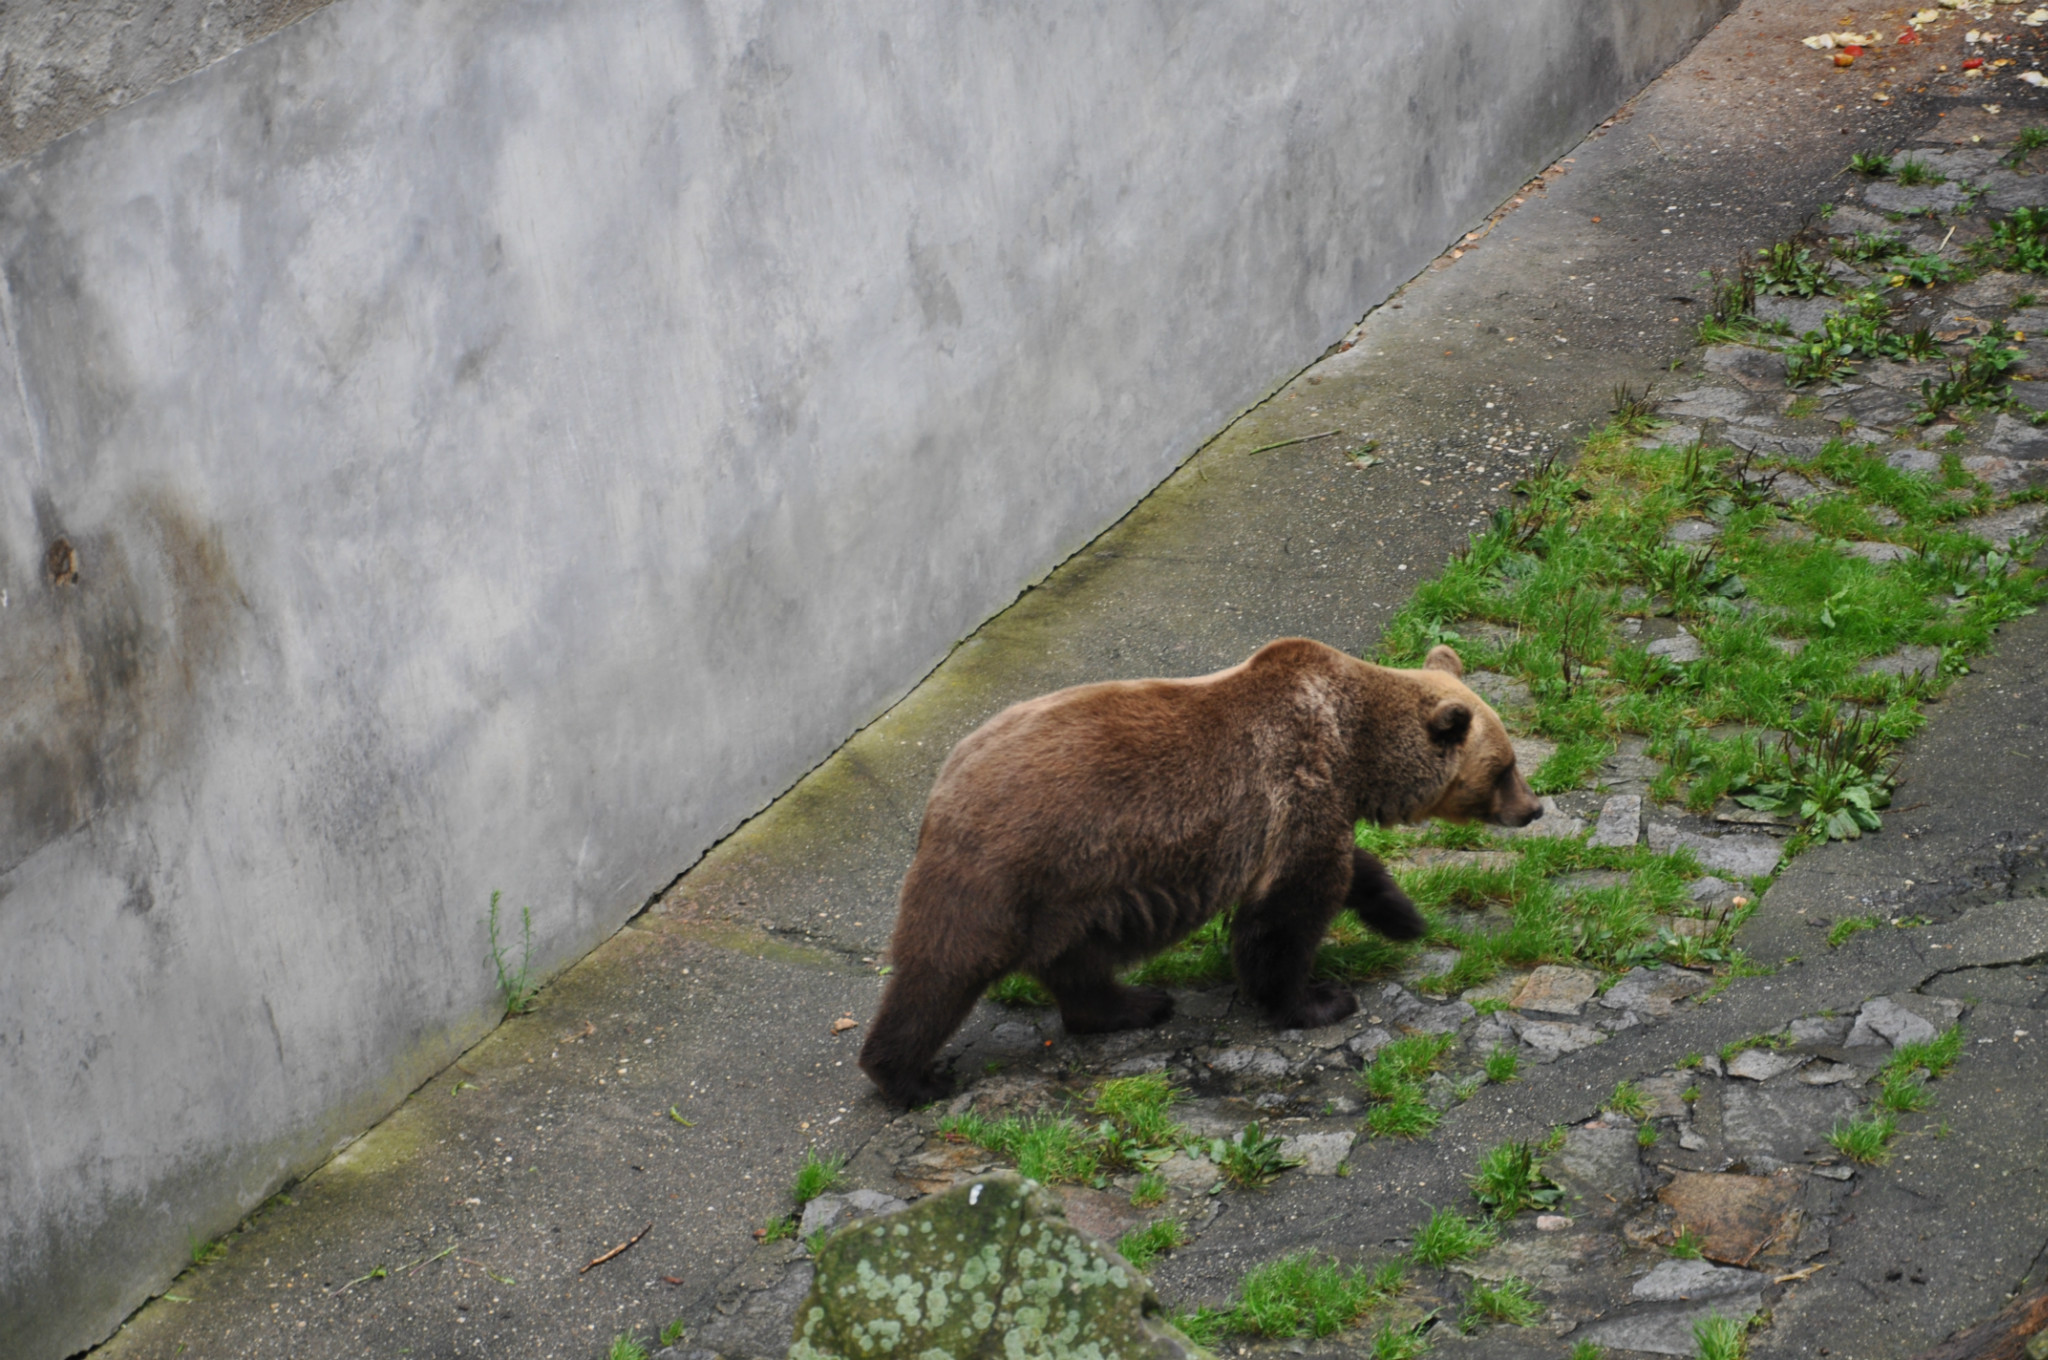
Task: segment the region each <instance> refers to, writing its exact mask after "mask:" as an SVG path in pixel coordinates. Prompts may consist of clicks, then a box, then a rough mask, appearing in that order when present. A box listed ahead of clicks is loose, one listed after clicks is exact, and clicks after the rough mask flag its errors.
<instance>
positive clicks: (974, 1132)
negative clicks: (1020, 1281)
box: [939, 1073, 1291, 1205]
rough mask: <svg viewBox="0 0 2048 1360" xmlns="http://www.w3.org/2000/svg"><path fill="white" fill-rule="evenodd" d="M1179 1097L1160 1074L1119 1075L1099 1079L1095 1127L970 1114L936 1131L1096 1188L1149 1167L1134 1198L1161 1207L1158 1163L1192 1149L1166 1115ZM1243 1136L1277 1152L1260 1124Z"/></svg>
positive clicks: (1047, 1177) (1041, 1176)
mask: <svg viewBox="0 0 2048 1360" xmlns="http://www.w3.org/2000/svg"><path fill="white" fill-rule="evenodd" d="M1181 1094H1182V1093H1181V1092H1180V1091H1178V1090H1176V1089H1175V1088H1174V1086H1173V1084H1172V1082H1170V1081H1168V1080H1167V1078H1166V1077H1164V1076H1162V1075H1160V1074H1157V1073H1147V1074H1144V1075H1141V1076H1135V1077H1118V1078H1114V1079H1112V1080H1109V1081H1105V1082H1102V1083H1101V1084H1100V1085H1098V1086H1097V1087H1096V1088H1095V1090H1094V1092H1093V1094H1092V1095H1091V1097H1090V1099H1089V1103H1088V1107H1087V1108H1088V1110H1089V1112H1090V1113H1092V1114H1094V1115H1097V1116H1100V1118H1099V1119H1098V1120H1097V1122H1095V1123H1094V1124H1093V1125H1092V1126H1090V1125H1084V1124H1082V1123H1080V1122H1079V1121H1077V1120H1074V1119H1070V1118H1067V1117H1064V1116H1059V1115H1040V1116H1037V1117H1035V1118H1031V1119H1020V1118H1018V1117H1016V1116H1014V1115H1009V1116H1005V1117H1003V1118H1001V1119H988V1118H985V1117H983V1116H981V1115H978V1114H974V1113H971V1112H969V1113H964V1114H956V1115H947V1116H946V1117H944V1118H943V1119H941V1120H940V1121H939V1132H940V1133H942V1134H944V1135H945V1136H946V1137H948V1138H952V1139H956V1140H959V1141H963V1142H969V1143H975V1144H977V1145H979V1146H981V1147H984V1148H987V1149H988V1150H989V1151H991V1152H995V1153H999V1154H1001V1155H1003V1156H1005V1157H1009V1158H1011V1159H1012V1160H1014V1161H1015V1162H1016V1163H1017V1169H1018V1171H1020V1172H1022V1173H1023V1174H1024V1175H1026V1176H1029V1177H1030V1178H1031V1179H1033V1180H1036V1181H1044V1182H1046V1183H1047V1184H1052V1183H1055V1182H1059V1181H1069V1182H1075V1183H1080V1184H1092V1185H1098V1186H1099V1185H1101V1184H1104V1183H1106V1177H1105V1176H1104V1174H1103V1173H1104V1171H1105V1170H1127V1169H1132V1168H1146V1171H1145V1174H1144V1175H1143V1176H1142V1177H1141V1178H1140V1180H1139V1182H1138V1186H1137V1189H1136V1190H1135V1191H1133V1193H1132V1196H1131V1202H1132V1203H1133V1204H1141V1205H1142V1204H1148V1203H1150V1204H1156V1203H1159V1202H1160V1201H1161V1200H1163V1199H1165V1197H1166V1183H1165V1181H1164V1180H1162V1179H1161V1178H1160V1177H1159V1175H1158V1174H1157V1171H1156V1168H1157V1167H1158V1165H1159V1164H1160V1163H1161V1162H1164V1161H1165V1160H1166V1159H1167V1158H1168V1157H1170V1156H1172V1155H1173V1153H1174V1151H1175V1150H1176V1149H1178V1148H1182V1147H1193V1146H1194V1143H1193V1141H1192V1140H1190V1138H1189V1136H1188V1133H1187V1130H1186V1129H1184V1128H1182V1127H1181V1126H1180V1125H1179V1124H1177V1123H1175V1122H1174V1121H1173V1120H1172V1119H1171V1118H1170V1117H1169V1116H1168V1114H1167V1111H1168V1110H1169V1109H1170V1108H1171V1107H1172V1106H1173V1104H1174V1102H1175V1101H1177V1100H1179V1099H1180V1098H1181ZM1246 1137H1249V1138H1251V1139H1252V1140H1253V1143H1254V1145H1255V1147H1256V1148H1258V1149H1259V1155H1260V1156H1267V1155H1270V1157H1273V1158H1277V1157H1278V1151H1277V1150H1278V1148H1279V1140H1278V1139H1264V1140H1260V1139H1259V1138H1258V1132H1257V1126H1256V1125H1254V1126H1252V1127H1251V1128H1250V1129H1248V1130H1246V1133H1245V1134H1244V1135H1240V1138H1239V1142H1240V1143H1242V1142H1243V1141H1244V1139H1245V1138H1246ZM1266 1143H1270V1144H1271V1145H1272V1149H1271V1151H1270V1154H1268V1153H1267V1152H1266V1151H1265V1150H1264V1148H1263V1145H1264V1144H1266ZM1232 1146H1234V1145H1232V1144H1229V1143H1226V1142H1224V1141H1223V1140H1222V1139H1217V1140H1214V1148H1213V1149H1211V1148H1209V1147H1208V1146H1207V1145H1205V1146H1204V1147H1203V1150H1204V1151H1211V1152H1214V1156H1215V1160H1216V1161H1217V1162H1218V1163H1219V1164H1221V1163H1222V1160H1223V1154H1222V1153H1221V1152H1220V1151H1215V1150H1217V1149H1227V1148H1231V1147H1232ZM1242 1155H1243V1156H1244V1157H1251V1156H1252V1155H1253V1154H1252V1153H1250V1152H1247V1153H1244V1154H1242ZM1287 1165H1291V1163H1288V1162H1285V1161H1284V1160H1283V1161H1280V1162H1279V1166H1282V1167H1284V1166H1287ZM1225 1169H1226V1171H1227V1170H1228V1168H1227V1167H1226V1168H1225Z"/></svg>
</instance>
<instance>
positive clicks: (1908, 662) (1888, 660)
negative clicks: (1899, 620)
mask: <svg viewBox="0 0 2048 1360" xmlns="http://www.w3.org/2000/svg"><path fill="white" fill-rule="evenodd" d="M1940 671H1941V648H1939V647H1902V648H1900V649H1899V650H1898V651H1896V652H1893V653H1892V654H1891V655H1890V656H1880V657H1875V658H1873V659H1872V660H1869V661H1866V662H1864V663H1863V664H1862V665H1860V666H1858V667H1857V668H1856V673H1857V674H1858V675H1896V676H1899V677H1900V678H1902V679H1908V680H1910V679H1911V678H1913V677H1914V676H1916V675H1917V676H1919V677H1921V678H1922V679H1925V680H1932V679H1933V678H1934V677H1935V676H1936V675H1938V674H1939V673H1940Z"/></svg>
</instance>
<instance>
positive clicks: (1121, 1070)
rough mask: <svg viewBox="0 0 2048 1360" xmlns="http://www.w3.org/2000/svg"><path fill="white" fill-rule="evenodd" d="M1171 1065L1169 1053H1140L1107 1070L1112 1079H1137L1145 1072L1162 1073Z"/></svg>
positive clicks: (1171, 1058) (1171, 1059) (1171, 1060)
mask: <svg viewBox="0 0 2048 1360" xmlns="http://www.w3.org/2000/svg"><path fill="white" fill-rule="evenodd" d="M1172 1065H1173V1055H1172V1054H1170V1053H1140V1054H1138V1055H1137V1056H1136V1057H1134V1058H1125V1059H1124V1060H1123V1061H1122V1062H1120V1063H1116V1064H1113V1065H1112V1066H1111V1067H1110V1069H1109V1075H1111V1076H1112V1077H1137V1076H1143V1075H1144V1074H1145V1073H1147V1072H1164V1071H1165V1070H1166V1069H1167V1068H1168V1067H1171V1066H1172Z"/></svg>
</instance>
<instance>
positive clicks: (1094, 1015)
mask: <svg viewBox="0 0 2048 1360" xmlns="http://www.w3.org/2000/svg"><path fill="white" fill-rule="evenodd" d="M1463 674H1464V668H1463V666H1462V665H1461V664H1460V663H1459V661H1458V657H1457V654H1456V653H1454V652H1452V651H1451V649H1450V648H1448V647H1438V648H1436V649H1435V650H1433V651H1432V652H1431V653H1430V654H1429V659H1428V661H1427V662H1426V663H1425V664H1424V666H1423V668H1422V669H1420V670H1390V669H1388V668H1386V667H1382V666H1374V665H1371V664H1368V663H1367V662H1363V661H1359V660H1357V659H1356V658H1354V657H1351V656H1347V655H1345V654H1344V653H1343V652H1340V651H1338V650H1336V649H1335V648H1333V647H1326V646H1324V645H1323V644H1322V643H1319V642H1311V641H1309V640H1308V639H1306V638H1285V639H1282V640H1281V641H1278V642H1274V643H1270V644H1268V645H1267V646H1265V647H1262V648H1260V649H1259V651H1258V652H1257V653H1256V654H1254V655H1253V656H1252V657H1251V659H1250V660H1248V661H1246V662H1244V663H1243V664H1242V665H1237V666H1232V667H1231V668H1230V669H1229V670H1224V671H1218V672H1216V673H1215V674H1214V675H1205V676H1201V677H1198V678H1195V679H1191V680H1130V681H1112V682H1109V683H1105V684H1094V685H1081V686H1077V687H1076V688H1073V689H1064V690H1060V691H1058V692H1057V693H1054V694H1047V695H1044V696H1042V697H1040V698H1037V699H1030V700H1027V701H1025V702H1024V703H1021V704H1016V705H1014V706H1012V707H1010V708H1007V709H1005V710H1003V711H1002V712H1001V713H998V714H997V715H996V716H995V717H993V718H991V719H990V720H989V721H988V722H986V723H984V724H983V725H982V726H981V727H979V728H977V729H976V730H975V731H973V732H971V733H969V734H968V735H967V737H966V738H965V739H963V740H962V741H961V742H960V744H959V745H958V746H956V747H954V748H953V753H952V755H950V756H949V757H947V759H946V763H945V766H944V767H943V768H942V769H941V770H940V771H939V777H938V781H937V783H936V784H934V785H933V787H932V793H931V798H930V800H929V801H928V802H927V803H926V805H925V815H924V826H923V829H922V830H921V831H920V832H919V834H918V843H917V855H916V857H915V858H914V859H913V861H912V862H911V865H910V872H909V873H908V875H906V876H905V878H904V881H903V897H902V903H901V906H900V907H899V909H898V911H897V916H896V930H895V935H894V938H893V941H892V943H891V945H890V951H891V953H892V954H893V956H894V959H893V961H894V964H895V969H894V973H893V975H892V976H891V977H890V979H889V984H888V989H887V990H886V992H884V994H883V996H882V1004H881V1009H880V1011H879V1012H878V1013H877V1014H876V1016H875V1020H874V1024H873V1026H872V1028H871V1029H870V1030H869V1033H868V1039H867V1043H866V1044H865V1045H864V1046H863V1047H862V1049H861V1055H860V1065H861V1068H862V1069H863V1070H864V1071H866V1072H867V1074H868V1076H869V1077H871V1078H873V1079H874V1082H875V1084H876V1085H877V1086H879V1087H881V1089H882V1092H883V1094H884V1095H886V1096H887V1097H888V1098H889V1099H891V1100H893V1101H895V1102H897V1103H899V1104H904V1105H916V1104H922V1103H923V1102H925V1101H928V1100H933V1099H936V1098H937V1097H939V1096H941V1095H943V1094H945V1091H946V1084H945V1083H944V1081H943V1080H941V1079H940V1078H939V1077H937V1076H936V1075H935V1074H934V1072H933V1071H932V1060H933V1059H934V1058H935V1057H937V1055H938V1053H939V1050H940V1049H941V1048H942V1047H943V1046H944V1045H945V1042H946V1040H947V1038H948V1037H949V1036H950V1035H951V1034H952V1033H953V1031H954V1030H955V1029H957V1028H958V1027H959V1025H960V1022H961V1021H962V1020H964V1019H965V1018H966V1017H967V1013H968V1011H969V1010H970V1009H972V1008H973V1006H974V1003H975V1000H976V999H977V998H978V997H980V996H981V994H982V992H983V991H984V990H985V989H986V988H987V987H988V986H989V984H990V983H992V982H994V981H995V980H996V979H997V978H1000V977H1002V976H1003V975H1004V974H1006V973H1009V972H1013V971H1019V970H1021V971H1023V972H1027V973H1030V974H1031V975H1033V976H1035V977H1037V978H1038V979H1039V980H1040V981H1041V982H1043V983H1044V984H1045V986H1046V987H1047V988H1048V989H1049V990H1050V991H1051V992H1052V994H1053V996H1054V998H1055V999H1056V1000H1057V1001H1058V1002H1059V1007H1060V1015H1061V1018H1062V1019H1063V1020H1064V1021H1065V1023H1066V1027H1067V1030H1068V1032H1069V1033H1072V1034H1091V1033H1101V1032H1104V1031H1108V1030H1119V1029H1133V1028H1137V1027H1139V1026H1144V1025H1156V1024H1158V1023H1159V1022H1160V1021H1162V1020H1165V1019H1166V1018H1167V1017H1168V1016H1169V1015H1171V1014H1172V1012H1173V1000H1172V998H1171V997H1170V996H1169V995H1168V994H1167V993H1166V992H1164V991H1162V990H1160V989H1159V988H1156V987H1126V986H1123V985H1121V984H1119V983H1118V982H1117V981H1116V973H1117V971H1118V970H1119V969H1121V968H1124V967H1126V966H1128V965H1130V964H1132V963H1135V962H1137V961H1138V960H1140V959H1142V958H1144V957H1146V956H1147V955H1150V954H1154V953H1157V952H1158V951H1160V950H1162V949H1164V948H1166V947H1167V946H1168V945H1171V944H1172V943H1174V942H1175V941H1176V940H1179V939H1180V938H1181V937H1183V936H1185V935H1186V934H1188V933H1189V932H1190V931H1192V930H1194V929H1195V928H1196V927H1197V926H1199V925H1201V924H1202V922H1204V921H1206V920H1208V919H1209V918H1210V917H1211V916H1213V915H1215V914H1216V913H1217V912H1218V911H1221V910H1223V909H1225V908H1227V907H1229V906H1231V905H1232V904H1233V903H1235V904H1236V906H1237V912H1236V916H1235V918H1234V920H1233V922H1232V926H1231V956H1232V960H1233V962H1234V963H1235V965H1236V969H1237V977H1238V985H1239V986H1240V987H1241V988H1242V989H1243V992H1244V994H1245V995H1247V996H1248V997H1250V998H1251V1000H1253V1001H1254V1002H1256V1003H1257V1004H1258V1005H1259V1006H1260V1007H1262V1008H1263V1009H1264V1010H1265V1011H1266V1013H1267V1014H1268V1015H1270V1016H1271V1017H1272V1019H1273V1021H1274V1023H1275V1024H1278V1025H1281V1026H1286V1027H1294V1028H1301V1029H1312V1028H1315V1027H1317V1026H1320V1025H1327V1024H1330V1023H1332V1022H1333V1021H1336V1020H1339V1019H1341V1018H1343V1017H1344V1016H1346V1015H1348V1014H1350V1013H1351V1012H1352V1011H1353V1010H1355V1009H1356V1008H1357V1005H1358V1002H1357V999H1356V998H1355V997H1353V996H1352V994H1351V992H1350V990H1349V989H1347V988H1345V987H1343V986H1341V985H1340V984H1338V983H1334V982H1313V981H1311V980H1310V978H1309V967H1310V964H1311V962H1312V961H1313V958H1314V954H1315V949H1316V946H1317V944H1318V943H1319V942H1320V941H1321V939H1322V937H1323V932H1324V930H1325V929H1326V928H1327V927H1328V926H1329V923H1330V921H1331V920H1332V918H1334V917H1335V916H1336V915H1337V913H1338V912H1339V911H1341V910H1343V909H1344V908H1346V907H1350V908H1351V909H1352V910H1353V911H1354V912H1356V913H1357V915H1358V917H1359V919H1360V920H1361V921H1363V922H1364V923H1365V924H1367V925H1369V926H1371V927H1372V928H1374V929H1375V930H1378V931H1379V932H1380V933H1382V934H1384V935H1387V936H1390V937H1391V938H1394V939H1399V940H1409V939H1415V938H1418V937H1419V936H1420V935H1421V934H1422V933H1423V930H1424V925H1423V920H1422V917H1421V915H1420V914H1419V913H1418V912H1417V911H1416V909H1415V906H1414V904H1413V903H1411V902H1410V901H1409V900H1408V899H1407V898H1406V897H1405V896H1403V895H1402V893H1401V890H1400V889H1399V888H1398V887H1396V886H1395V884H1394V880H1393V878H1392V877H1391V876H1390V875H1389V874H1388V873H1387V871H1386V869H1385V868H1384V867H1383V866H1382V865H1381V864H1380V863H1379V862H1378V861H1377V860H1375V859H1374V858H1373V857H1372V856H1371V855H1368V854H1366V853H1365V852H1364V851H1362V850H1359V849H1356V848H1355V846H1354V843H1353V826H1354V825H1355V823H1356V822H1357V821H1358V820H1359V819H1361V818H1363V819H1367V820H1370V821H1374V822H1383V823H1391V822H1418V821H1422V820H1424V819H1426V818H1430V817H1441V818H1444V819H1446V820H1449V821H1471V820H1475V819H1476V820H1480V821H1486V822H1492V823H1495V824H1498V825H1503V826H1522V825H1526V824H1527V823H1529V822H1531V821H1533V820H1535V819H1536V818H1537V817H1539V816H1541V815H1542V807H1541V805H1540V804H1539V803H1538V802H1537V800H1536V798H1535V797H1534V795H1532V794H1531V793H1530V791H1529V786H1528V784H1527V783H1526V782H1525V781H1524V780H1523V778H1522V776H1521V774H1520V773H1519V772H1518V771H1517V770H1516V768H1515V752H1514V748H1513V747H1512V746H1511V745H1510V744H1509V742H1508V735H1507V730H1506V729H1505V728H1504V727H1502V725H1501V721H1500V716H1499V715H1498V714H1496V713H1495V712H1494V711H1493V709H1492V708H1490V707H1488V705H1487V704H1486V702H1485V701H1484V700H1482V699H1481V698H1480V697H1479V696H1478V695H1476V694H1474V693H1473V692H1472V691H1471V690H1470V689H1467V688H1466V687H1465V685H1464V683H1463V682H1462V681H1461V680H1460V678H1459V677H1460V676H1462V675H1463Z"/></svg>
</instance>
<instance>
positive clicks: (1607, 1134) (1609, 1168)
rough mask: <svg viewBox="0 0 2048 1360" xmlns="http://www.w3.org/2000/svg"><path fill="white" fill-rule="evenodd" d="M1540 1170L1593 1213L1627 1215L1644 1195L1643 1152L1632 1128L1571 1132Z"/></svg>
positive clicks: (1587, 1127)
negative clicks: (1576, 1197) (1638, 1145)
mask: <svg viewBox="0 0 2048 1360" xmlns="http://www.w3.org/2000/svg"><path fill="white" fill-rule="evenodd" d="M1543 1169H1544V1173H1545V1174H1546V1175H1548V1176H1549V1177H1550V1178H1551V1179H1552V1180H1554V1181H1556V1182H1557V1183H1558V1184H1559V1185H1561V1186H1563V1187H1564V1188H1565V1189H1566V1190H1569V1191H1570V1192H1571V1193H1572V1194H1574V1195H1576V1196H1578V1198H1579V1200H1580V1201H1581V1202H1582V1203H1583V1204H1584V1205H1585V1207H1586V1209H1587V1210H1588V1211H1589V1212H1591V1213H1594V1214H1616V1213H1622V1212H1626V1211H1627V1210H1628V1209H1629V1208H1630V1207H1631V1206H1633V1205H1634V1204H1635V1202H1636V1201H1637V1200H1639V1199H1641V1198H1642V1195H1643V1165H1642V1149H1641V1148H1639V1147H1637V1146H1636V1131H1635V1126H1634V1125H1623V1124H1615V1125H1601V1124H1584V1125H1581V1126H1579V1127H1578V1128H1575V1129H1572V1130H1570V1131H1568V1132H1567V1133H1566V1134H1565V1136H1564V1146H1563V1147H1560V1148H1559V1149H1558V1150H1557V1151H1556V1152H1554V1153H1552V1154H1551V1156H1550V1159H1549V1160H1548V1161H1546V1162H1545V1163H1544V1166H1543Z"/></svg>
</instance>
